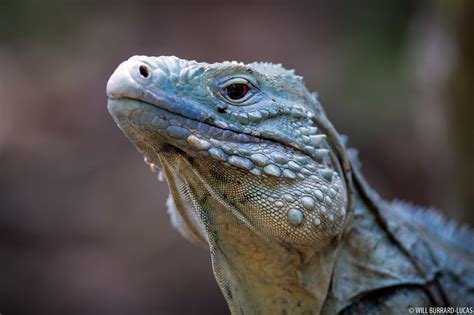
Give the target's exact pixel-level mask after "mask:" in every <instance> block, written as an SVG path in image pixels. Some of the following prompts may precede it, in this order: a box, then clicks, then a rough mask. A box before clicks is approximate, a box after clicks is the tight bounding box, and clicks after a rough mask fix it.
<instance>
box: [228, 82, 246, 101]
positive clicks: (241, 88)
mask: <svg viewBox="0 0 474 315" xmlns="http://www.w3.org/2000/svg"><path fill="white" fill-rule="evenodd" d="M248 91H250V88H249V87H248V86H247V85H246V84H243V83H235V84H231V85H229V86H228V87H226V88H225V92H226V93H227V96H228V97H229V98H231V99H233V100H238V99H241V98H242V97H244V96H245V94H247V93H248Z"/></svg>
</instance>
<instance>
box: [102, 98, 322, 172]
mask: <svg viewBox="0 0 474 315" xmlns="http://www.w3.org/2000/svg"><path fill="white" fill-rule="evenodd" d="M108 108H109V111H110V113H111V114H112V116H113V117H114V119H115V121H116V122H117V124H118V125H119V127H120V128H121V129H122V130H123V131H124V133H125V134H126V135H127V136H128V138H129V139H130V140H131V141H132V142H134V143H135V145H136V146H137V147H138V148H139V150H140V151H141V152H142V153H143V154H144V155H145V156H146V157H147V158H148V159H149V160H150V161H153V162H156V161H158V155H159V154H160V152H161V151H162V150H163V149H164V148H165V147H166V146H167V145H168V146H169V145H172V146H174V147H177V148H179V149H180V150H181V151H183V152H185V153H187V154H188V155H190V156H194V157H204V158H212V159H214V160H217V161H221V162H223V163H228V164H230V165H233V166H236V167H238V168H241V169H244V170H247V171H250V172H251V173H253V174H254V175H262V174H263V173H266V174H268V175H271V176H277V177H279V176H284V177H287V178H290V179H294V178H296V176H297V175H302V174H299V173H298V172H297V173H294V172H292V171H290V170H289V169H288V168H289V167H291V166H290V165H291V163H295V162H291V163H290V164H288V165H287V163H289V162H290V160H293V161H298V163H302V164H300V165H308V164H311V163H313V162H314V161H313V162H311V161H312V159H311V157H309V156H308V155H307V154H305V153H303V152H301V151H298V150H296V149H294V148H292V147H289V146H287V145H284V144H281V143H278V142H275V141H272V140H268V139H262V138H259V137H256V136H252V135H248V134H245V133H237V132H234V131H231V130H228V129H223V128H219V127H217V126H213V125H210V124H206V123H204V122H202V121H199V120H196V119H192V118H188V117H184V116H183V115H179V114H176V113H173V112H170V111H168V110H165V109H163V108H161V107H159V106H157V105H155V104H150V103H147V102H143V101H141V100H137V99H134V98H109V102H108ZM274 152H280V155H279V156H278V157H277V156H275V158H263V159H262V154H261V153H264V154H265V155H266V156H274V154H273V153H274ZM282 154H283V155H286V156H287V157H286V158H284V159H283V161H282V158H281V155H282ZM254 156H255V157H254ZM293 165H294V164H293ZM296 168H297V169H300V167H296Z"/></svg>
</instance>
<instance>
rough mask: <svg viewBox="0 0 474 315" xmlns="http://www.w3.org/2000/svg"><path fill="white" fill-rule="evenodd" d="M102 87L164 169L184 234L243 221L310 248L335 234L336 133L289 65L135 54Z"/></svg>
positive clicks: (339, 188) (340, 182)
mask: <svg viewBox="0 0 474 315" xmlns="http://www.w3.org/2000/svg"><path fill="white" fill-rule="evenodd" d="M107 95H108V98H109V101H108V109H109V111H110V113H111V114H112V116H113V117H114V119H115V121H116V123H117V124H118V126H119V127H120V128H121V129H122V130H123V132H124V133H125V134H126V135H127V137H128V138H129V139H130V140H131V141H132V142H133V143H134V144H135V146H136V147H137V148H138V150H139V151H140V152H141V153H143V154H144V155H145V157H146V158H147V160H149V161H151V163H153V164H156V165H159V166H160V167H161V168H162V169H163V171H164V173H165V175H166V178H167V180H168V183H169V186H170V189H171V192H172V197H173V200H172V202H171V205H170V208H171V210H172V213H171V215H172V220H173V221H174V223H175V224H176V225H177V226H178V228H179V230H180V231H181V232H182V233H183V234H184V235H186V236H190V237H192V238H195V239H200V240H209V233H210V231H211V230H213V229H217V228H218V226H219V224H224V225H225V224H243V225H245V226H247V227H248V228H249V229H250V230H251V231H253V232H254V233H257V234H258V235H259V236H261V237H263V238H267V239H271V240H276V241H277V242H279V243H282V244H285V245H289V246H297V247H305V246H311V247H318V246H322V245H324V244H326V243H327V242H329V241H330V240H331V239H332V238H334V237H335V236H336V235H339V234H340V233H341V231H342V229H343V226H344V223H345V219H346V209H347V205H348V194H347V186H346V183H347V182H346V180H345V178H344V175H343V171H342V167H341V163H340V158H339V157H338V154H337V150H336V149H337V148H336V147H338V146H339V138H338V137H337V134H335V132H332V131H331V128H332V127H331V126H330V125H329V124H328V122H327V120H326V118H325V115H324V112H323V110H322V108H321V106H320V104H319V103H318V101H317V99H316V97H315V95H314V94H313V95H312V94H310V93H309V92H308V90H307V89H306V87H305V85H304V82H303V80H302V78H301V77H299V76H296V75H295V74H294V72H293V71H289V70H285V69H284V68H283V67H282V66H281V65H275V64H270V63H251V64H243V63H237V62H222V63H214V64H207V63H199V62H196V61H187V60H182V59H178V58H176V57H164V56H162V57H145V56H135V57H132V58H130V59H129V60H127V61H125V62H123V63H122V64H121V65H120V66H119V67H118V68H117V70H116V71H115V72H114V74H113V75H112V76H111V78H110V80H109V82H108V84H107ZM216 212H219V213H220V214H223V213H224V214H226V215H224V216H222V215H220V216H216ZM223 217H224V218H226V219H222V218H223Z"/></svg>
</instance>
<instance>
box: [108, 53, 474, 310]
mask: <svg viewBox="0 0 474 315" xmlns="http://www.w3.org/2000/svg"><path fill="white" fill-rule="evenodd" d="M107 94H108V98H109V101H108V108H109V111H110V113H111V115H112V116H113V118H114V119H115V121H116V123H117V125H118V126H119V127H120V129H122V131H123V132H124V133H125V135H126V136H127V137H128V138H129V139H130V140H131V141H132V142H133V144H134V145H135V146H136V147H137V149H138V150H139V151H140V152H141V153H142V154H143V155H144V156H145V161H146V163H147V164H149V165H150V167H151V169H152V170H153V171H156V172H158V173H159V174H160V175H159V177H160V178H161V177H163V175H164V176H165V177H166V179H167V181H168V184H169V187H170V197H169V199H168V202H167V205H168V212H169V214H170V217H171V222H172V224H173V225H174V226H175V227H176V228H177V229H178V230H179V231H180V233H181V234H182V235H183V236H184V237H186V238H187V239H189V240H192V241H195V242H198V243H200V244H203V245H205V246H207V247H208V248H209V249H210V253H211V258H212V263H213V270H214V274H215V277H216V280H217V283H218V284H219V286H220V288H221V289H222V292H223V294H224V296H225V298H226V300H227V302H228V304H229V308H230V310H231V312H232V313H233V314H334V313H344V314H358V313H375V314H377V313H380V314H385V313H387V312H389V313H390V312H391V313H404V312H405V313H406V312H407V311H408V308H409V307H410V306H427V305H439V306H466V307H467V306H472V305H473V304H474V294H473V292H474V251H473V250H472V242H473V240H474V237H473V236H472V233H471V232H470V231H469V229H467V228H465V227H462V228H458V227H457V226H456V225H455V224H454V223H447V222H446V221H445V220H444V219H442V218H441V217H440V216H439V215H437V214H435V212H433V211H428V212H427V211H424V210H416V211H415V210H414V207H412V206H409V205H407V204H403V203H400V202H396V203H391V204H390V203H386V202H385V201H383V200H381V199H380V197H378V195H377V194H376V193H375V192H374V191H373V190H372V189H371V188H370V187H369V186H368V184H367V183H366V182H365V180H364V179H363V176H362V175H361V173H360V170H359V168H358V167H357V165H358V162H357V161H356V159H355V157H354V156H355V154H353V153H354V151H353V150H352V149H350V150H347V149H346V147H345V141H343V140H344V139H345V138H344V137H342V136H340V135H339V134H338V133H337V132H336V130H335V129H334V127H333V126H332V124H331V123H330V121H329V120H328V119H327V117H326V115H325V113H324V110H323V108H322V106H321V105H320V103H319V102H318V100H317V95H316V94H315V93H310V92H309V91H308V90H307V89H306V87H305V85H304V82H303V79H302V77H300V76H297V75H295V73H294V71H293V70H286V69H284V68H283V67H282V66H281V65H275V64H271V63H251V64H243V63H238V62H222V63H214V64H207V63H200V62H196V61H187V60H183V59H179V58H176V57H167V56H162V57H146V56H135V57H132V58H130V59H129V60H127V61H125V62H123V63H122V64H121V65H120V66H119V67H118V68H117V70H116V71H115V72H114V74H113V75H112V76H111V78H110V80H109V82H108V84H107ZM469 244H471V245H469Z"/></svg>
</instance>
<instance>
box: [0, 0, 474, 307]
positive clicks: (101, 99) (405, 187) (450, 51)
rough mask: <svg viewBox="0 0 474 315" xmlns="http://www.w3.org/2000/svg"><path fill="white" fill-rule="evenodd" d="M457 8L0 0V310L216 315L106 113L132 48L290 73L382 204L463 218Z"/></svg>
mask: <svg viewBox="0 0 474 315" xmlns="http://www.w3.org/2000/svg"><path fill="white" fill-rule="evenodd" d="M473 3H474V2H472V1H468V0H466V1H444V2H441V1H440V2H436V1H411V0H393V1H377V0H372V1H356V0H351V1H343V2H342V1H341V2H333V1H331V2H329V1H325V2H323V1H288V2H285V1H258V2H247V1H203V2H198V1H180V2H172V1H166V2H156V1H134V2H133V3H132V2H130V3H125V2H123V1H109V2H99V1H80V2H79V1H76V2H73V1H40V0H36V1H35V0H31V1H7V0H0V313H1V314H2V315H7V314H46V313H47V314H227V313H228V311H227V308H226V305H225V302H224V300H223V298H222V297H221V294H220V291H219V289H218V288H217V286H216V284H215V281H214V278H213V276H212V271H211V264H210V259H209V255H208V252H207V250H206V249H203V248H199V247H196V246H194V245H191V244H189V243H188V242H186V241H185V240H183V239H182V238H181V237H180V236H179V235H178V234H177V232H175V231H174V230H172V228H171V227H170V224H169V220H168V217H167V214H166V211H165V199H166V196H167V193H168V188H167V186H166V184H165V183H160V182H158V181H157V180H156V175H154V174H152V173H150V172H149V170H148V167H147V166H146V165H145V164H144V163H143V162H142V157H141V156H140V155H139V154H138V153H137V152H136V151H135V149H134V148H133V146H132V145H131V144H130V143H128V141H127V140H126V138H125V137H124V136H123V135H122V133H121V132H120V131H119V129H118V128H117V127H116V126H115V125H114V122H113V121H112V118H111V117H110V116H109V114H108V113H107V110H106V97H105V84H106V82H107V79H108V77H109V75H110V74H111V73H112V71H113V70H114V68H115V67H116V66H117V65H118V63H120V62H121V61H122V60H124V59H126V58H128V57H129V56H131V55H134V54H146V55H176V56H179V57H181V58H187V59H196V60H199V61H209V62H214V61H222V60H241V61H244V62H251V61H255V60H257V61H272V62H277V63H280V62H281V63H283V64H284V65H285V66H286V67H288V68H294V69H296V71H297V73H299V74H301V75H303V76H304V77H305V81H306V83H307V85H308V87H309V89H311V90H317V91H318V92H319V94H320V99H321V101H322V103H323V105H324V106H325V108H326V111H327V112H328V114H329V117H330V118H331V119H332V121H333V123H334V124H335V125H336V127H337V128H338V130H339V131H340V132H342V133H345V134H348V135H349V136H350V144H351V145H352V146H354V147H356V148H358V149H359V151H360V158H361V161H362V163H363V169H364V171H365V174H366V176H367V178H368V180H369V182H370V183H371V184H372V185H373V186H374V187H375V188H376V189H377V190H378V191H379V192H380V193H381V195H382V196H383V197H385V198H388V199H391V198H395V197H398V198H401V199H405V200H410V201H412V202H414V203H416V204H421V205H426V206H434V207H438V208H441V209H444V213H445V214H446V216H448V217H449V218H455V219H457V220H460V221H463V222H470V223H471V224H473V222H474V215H473V210H474V209H473V204H474V200H473V199H474V197H473V195H474V193H473V186H474V185H473V184H472V183H473V182H474V170H473V168H474V166H473V165H474V157H473V154H474V148H473V147H474V140H473V132H472V123H471V119H472V115H473V114H474V110H473V109H472V108H471V103H472V101H471V95H470V93H471V92H472V91H473V90H474V84H473V82H474V78H473V77H474V66H473V64H474V49H473V47H474V45H473V39H474V34H473V31H474V25H473V20H474V10H473Z"/></svg>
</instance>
